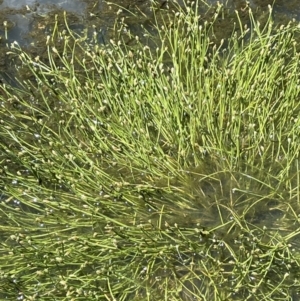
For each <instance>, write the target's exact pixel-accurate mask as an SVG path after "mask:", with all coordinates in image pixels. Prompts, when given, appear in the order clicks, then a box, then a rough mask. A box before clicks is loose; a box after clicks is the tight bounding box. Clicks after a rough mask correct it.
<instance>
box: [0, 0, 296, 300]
mask: <svg viewBox="0 0 300 301" xmlns="http://www.w3.org/2000/svg"><path fill="white" fill-rule="evenodd" d="M193 5H194V6H193ZM193 5H187V4H185V5H184V6H183V7H182V6H176V5H175V6H174V7H176V9H174V12H173V13H171V12H168V13H167V12H166V11H164V10H162V9H161V10H157V11H156V13H155V18H154V19H155V20H156V23H155V25H154V26H155V32H157V35H156V36H153V35H151V34H150V32H147V31H145V32H144V34H145V37H146V38H147V40H148V42H147V43H146V42H145V41H144V40H142V39H140V38H138V37H135V36H132V34H131V33H130V31H127V32H126V35H127V36H126V37H124V35H123V33H124V30H123V29H124V28H125V27H126V24H125V23H124V22H125V21H124V20H123V23H121V24H120V25H119V26H120V27H118V26H117V25H116V27H115V33H116V38H115V39H112V40H111V41H110V43H109V45H105V46H104V45H102V46H100V45H97V44H96V43H95V42H94V40H93V39H92V40H91V39H89V38H88V37H78V36H76V35H75V34H74V33H73V32H72V31H71V30H69V28H68V24H67V22H66V24H65V26H66V30H65V31H62V32H61V31H59V30H58V27H57V26H55V27H54V31H53V34H52V36H49V37H48V38H47V42H46V50H47V60H43V59H42V58H39V57H35V58H33V57H31V55H30V54H29V53H28V52H25V51H24V50H22V49H21V48H20V47H19V46H18V44H17V43H14V44H13V45H12V46H11V49H10V53H11V54H12V55H14V56H15V57H16V58H17V59H18V60H19V64H18V70H19V71H20V72H22V74H23V75H24V76H23V77H20V78H19V84H20V87H21V88H16V87H10V86H8V85H5V84H2V85H1V94H0V101H1V106H0V123H1V128H0V137H1V140H0V162H1V180H0V181H1V182H0V187H1V193H2V194H1V197H0V201H1V203H0V215H1V224H0V233H1V244H0V278H1V285H2V287H3V290H2V291H0V296H1V298H2V299H7V298H9V299H16V298H22V299H23V300H38V299H41V300H168V301H169V300H241V299H245V300H290V298H291V297H293V298H297V296H298V295H297V294H298V293H297V292H298V291H299V281H298V279H299V263H300V257H299V254H300V253H299V243H298V242H297V238H298V234H299V214H300V207H299V206H300V202H299V187H300V184H299V183H300V181H299V164H298V156H299V145H300V144H299V143H298V142H299V141H298V139H299V128H300V127H299V118H298V115H299V101H298V97H299V75H298V73H297V70H298V68H299V57H298V56H299V54H298V49H297V43H296V41H297V40H296V37H297V35H298V33H299V26H298V25H297V24H294V23H290V24H288V25H287V26H282V27H276V26H274V24H273V21H272V18H271V8H270V16H269V19H268V20H267V21H266V23H265V24H264V25H263V26H260V24H259V22H257V21H256V20H255V18H254V17H253V14H252V12H251V10H249V12H248V13H249V20H250V26H248V28H246V27H244V24H242V21H241V20H240V19H239V15H238V14H237V16H236V17H237V20H240V22H238V24H237V27H236V28H235V30H234V31H233V33H232V35H231V37H230V38H229V39H228V40H226V41H225V40H221V41H218V40H217V39H216V38H215V37H216V36H215V32H214V31H215V26H216V25H215V24H216V23H217V21H218V18H219V16H220V15H221V16H222V12H223V6H221V5H218V6H217V7H215V13H214V14H213V15H212V16H211V17H207V16H206V17H205V18H204V17H203V16H202V15H201V16H200V15H199V14H198V9H197V8H198V7H202V5H203V4H202V2H200V1H199V2H197V1H196V2H195V3H194V4H193ZM162 15H163V16H164V18H162V17H161V16H162ZM128 39H129V41H131V43H128ZM153 45H155V47H153ZM150 46H151V47H150Z"/></svg>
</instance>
